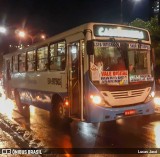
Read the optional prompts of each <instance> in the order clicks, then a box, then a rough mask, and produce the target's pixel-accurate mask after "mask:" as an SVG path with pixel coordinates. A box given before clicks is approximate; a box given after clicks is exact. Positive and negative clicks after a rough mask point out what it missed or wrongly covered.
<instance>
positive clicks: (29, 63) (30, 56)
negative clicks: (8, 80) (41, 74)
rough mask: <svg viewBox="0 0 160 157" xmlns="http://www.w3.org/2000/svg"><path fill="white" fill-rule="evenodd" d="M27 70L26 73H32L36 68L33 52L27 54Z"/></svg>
mask: <svg viewBox="0 0 160 157" xmlns="http://www.w3.org/2000/svg"><path fill="white" fill-rule="evenodd" d="M27 68H28V71H34V70H35V68H36V64H35V50H32V51H28V52H27Z"/></svg>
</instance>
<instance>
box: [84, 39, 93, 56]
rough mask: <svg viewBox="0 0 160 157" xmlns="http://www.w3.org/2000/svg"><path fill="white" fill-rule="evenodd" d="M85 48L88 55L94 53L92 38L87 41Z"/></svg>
mask: <svg viewBox="0 0 160 157" xmlns="http://www.w3.org/2000/svg"><path fill="white" fill-rule="evenodd" d="M86 50H87V54H88V55H93V54H94V41H92V40H89V41H87V46H86Z"/></svg>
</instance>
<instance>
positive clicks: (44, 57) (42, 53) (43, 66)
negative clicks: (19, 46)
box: [37, 46, 48, 71]
mask: <svg viewBox="0 0 160 157" xmlns="http://www.w3.org/2000/svg"><path fill="white" fill-rule="evenodd" d="M47 68H48V46H44V47H41V48H39V49H38V50H37V70H38V71H43V70H47Z"/></svg>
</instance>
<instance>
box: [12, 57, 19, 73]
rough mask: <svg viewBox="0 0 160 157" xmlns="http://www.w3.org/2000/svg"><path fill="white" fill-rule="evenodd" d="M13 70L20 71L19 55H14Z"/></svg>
mask: <svg viewBox="0 0 160 157" xmlns="http://www.w3.org/2000/svg"><path fill="white" fill-rule="evenodd" d="M12 59H13V72H18V55H16V56H13V58H12Z"/></svg>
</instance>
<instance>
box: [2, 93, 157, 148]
mask: <svg viewBox="0 0 160 157" xmlns="http://www.w3.org/2000/svg"><path fill="white" fill-rule="evenodd" d="M14 109H15V103H14V101H12V100H10V99H5V95H4V94H2V97H1V98H0V112H1V113H3V114H5V115H6V116H7V117H9V118H10V119H12V118H13V119H14V120H15V119H16V122H19V124H20V125H21V126H23V125H24V124H27V123H26V122H25V119H24V118H23V116H22V115H20V114H18V113H17V114H15V112H14ZM29 110H30V117H29V120H30V121H29V123H28V124H27V125H29V128H30V129H31V130H32V131H33V132H34V134H35V135H36V136H37V138H38V139H40V140H42V141H43V142H44V143H45V145H46V148H47V147H48V148H56V147H59V148H60V147H61V148H72V147H81V148H83V147H84V148H87V147H88V148H94V147H118V148H119V147H122V148H123V147H136V145H138V146H139V145H141V146H142V147H143V146H146V145H147V144H148V145H149V146H150V148H151V147H152V146H153V145H155V146H156V148H160V140H159V139H160V122H159V118H158V116H155V117H157V118H153V119H152V121H149V122H147V121H142V122H140V120H141V117H138V121H137V122H136V119H134V118H132V119H130V120H129V119H127V120H125V119H119V120H118V121H117V124H116V125H113V124H114V123H113V124H112V125H109V123H97V124H92V123H85V122H75V121H73V122H72V123H71V125H70V126H69V127H68V128H65V129H64V130H59V129H57V128H56V127H55V126H52V125H51V122H49V113H48V112H47V111H44V110H42V109H38V108H36V107H34V106H30V108H29ZM155 120H156V122H155ZM150 122H154V123H153V124H154V125H150ZM149 127H150V128H149ZM146 130H147V131H146ZM151 139H154V140H152V142H150V140H151ZM138 143H140V144H138Z"/></svg>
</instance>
